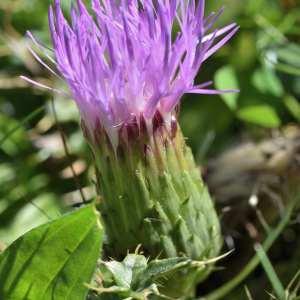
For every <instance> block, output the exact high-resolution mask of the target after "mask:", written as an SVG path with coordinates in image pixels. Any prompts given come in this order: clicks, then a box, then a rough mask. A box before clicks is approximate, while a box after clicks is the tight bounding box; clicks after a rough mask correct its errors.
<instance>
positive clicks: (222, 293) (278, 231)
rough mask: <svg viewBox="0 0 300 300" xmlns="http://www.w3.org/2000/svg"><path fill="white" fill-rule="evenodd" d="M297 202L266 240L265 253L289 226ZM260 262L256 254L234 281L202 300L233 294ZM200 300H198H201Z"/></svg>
mask: <svg viewBox="0 0 300 300" xmlns="http://www.w3.org/2000/svg"><path fill="white" fill-rule="evenodd" d="M296 200H298V198H297V199H295V201H292V202H291V203H290V204H289V206H288V207H287V209H286V211H285V214H284V215H283V217H282V219H281V221H280V222H279V224H278V225H277V227H276V228H274V229H273V230H271V232H270V234H269V235H268V237H267V238H266V240H265V241H264V243H263V249H264V251H265V252H267V251H268V250H269V249H270V248H271V246H272V245H273V244H274V242H275V241H276V240H277V238H278V237H279V236H280V234H281V232H282V231H283V229H284V228H285V227H286V226H287V225H288V223H289V221H290V219H291V215H292V212H293V209H294V207H295V204H296ZM259 263H260V260H259V257H258V255H257V254H256V255H255V256H254V257H253V258H252V259H251V260H250V261H249V262H248V264H247V265H246V266H245V267H244V269H243V270H242V271H241V272H240V273H239V274H237V275H236V276H235V277H234V278H233V279H232V280H230V281H229V282H227V283H225V284H224V285H223V286H221V287H220V288H218V289H217V290H215V291H213V292H211V293H210V294H208V295H207V296H204V297H202V298H200V299H205V300H218V299H223V297H224V296H225V295H227V294H228V293H229V292H231V291H232V290H233V289H234V288H235V287H236V286H238V285H239V284H240V283H241V282H242V281H244V280H245V279H246V278H247V277H248V275H249V274H250V273H251V272H252V271H253V270H254V269H255V268H256V267H257V266H258V265H259ZM200 299H198V300H200Z"/></svg>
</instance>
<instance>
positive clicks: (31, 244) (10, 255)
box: [0, 205, 103, 300]
mask: <svg viewBox="0 0 300 300" xmlns="http://www.w3.org/2000/svg"><path fill="white" fill-rule="evenodd" d="M102 238H103V230H102V228H101V226H100V225H99V222H98V216H97V214H96V210H95V208H94V206H92V205H89V206H86V207H84V208H81V209H79V210H77V211H75V212H72V213H70V214H67V215H65V216H63V217H61V218H59V219H57V220H55V221H53V222H50V223H47V224H45V225H42V226H40V227H37V228H35V229H33V230H31V231H29V232H28V233H26V234H25V235H23V236H21V237H20V238H19V239H17V240H16V241H15V242H14V243H13V244H12V245H11V246H10V247H9V248H7V250H6V251H5V252H4V253H3V254H2V255H1V256H0V299H11V300H19V299H30V300H31V299H32V300H38V299H43V300H48V299H49V300H50V299H55V300H60V299H62V300H67V299H70V300H71V299H72V300H77V299H85V296H86V294H87V291H88V289H87V288H86V287H85V285H84V284H85V283H89V282H90V280H91V277H92V275H93V272H94V270H95V267H96V262H97V259H98V257H99V254H100V246H101V243H102Z"/></svg>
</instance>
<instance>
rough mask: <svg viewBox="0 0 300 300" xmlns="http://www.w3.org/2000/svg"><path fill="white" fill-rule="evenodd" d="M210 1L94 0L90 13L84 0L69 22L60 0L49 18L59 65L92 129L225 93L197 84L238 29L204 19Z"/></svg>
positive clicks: (213, 18)
mask: <svg viewBox="0 0 300 300" xmlns="http://www.w3.org/2000/svg"><path fill="white" fill-rule="evenodd" d="M196 2H197V3H196ZM117 3H119V4H117ZM204 5H205V1H204V0H199V1H195V0H187V1H186V0H157V1H156V0H141V1H136V0H121V1H120V2H119V1H116V0H103V1H102V2H100V1H99V0H92V10H93V15H91V14H90V13H89V12H88V10H87V8H86V7H85V6H84V4H83V3H82V2H81V1H80V0H78V1H77V5H76V7H73V8H72V9H71V22H70V23H68V22H67V20H66V19H65V17H64V15H63V13H62V10H61V6H60V1H59V0H55V2H54V7H53V8H52V7H51V8H50V10H49V22H50V30H51V35H52V41H53V45H54V51H55V57H56V63H57V68H58V70H59V72H60V73H61V75H62V76H63V77H64V79H65V80H66V82H67V84H68V86H69V88H70V90H71V92H72V96H73V97H74V99H75V101H76V103H77V105H78V107H79V109H80V112H81V116H82V119H83V121H84V122H85V124H86V125H88V127H90V129H92V128H93V127H94V126H96V124H99V123H100V124H101V126H103V127H104V128H105V130H106V131H107V132H108V133H109V134H110V133H111V132H112V131H113V130H114V128H116V127H118V126H119V125H123V124H126V123H129V122H130V121H131V120H132V119H133V118H139V116H143V117H144V118H145V119H151V118H152V117H153V116H154V114H155V113H156V112H159V113H160V114H161V115H162V116H166V118H167V117H168V116H170V115H171V114H172V112H173V111H174V109H175V107H176V106H177V105H178V103H179V101H180V98H181V97H182V96H183V94H185V93H197V94H213V93H220V92H222V91H216V90H208V89H206V87H207V86H209V85H210V84H211V82H207V83H204V84H200V85H195V84H194V78H195V76H196V75H197V73H198V71H199V69H200V68H201V65H202V63H203V62H204V61H206V60H207V59H208V58H209V57H210V56H211V55H212V54H214V53H215V52H216V51H217V50H218V49H219V48H221V47H222V46H223V45H224V44H225V43H226V42H227V41H228V40H229V39H230V38H231V37H232V36H233V35H234V34H235V32H236V31H237V29H238V27H237V26H236V24H230V25H228V26H226V27H224V28H222V29H218V30H213V29H212V28H213V25H214V23H215V21H216V19H217V18H218V16H219V14H214V13H213V14H211V15H209V16H208V17H204ZM176 26H177V27H178V30H177V33H176V34H175V33H174V32H175V30H174V27H175V29H177V27H176Z"/></svg>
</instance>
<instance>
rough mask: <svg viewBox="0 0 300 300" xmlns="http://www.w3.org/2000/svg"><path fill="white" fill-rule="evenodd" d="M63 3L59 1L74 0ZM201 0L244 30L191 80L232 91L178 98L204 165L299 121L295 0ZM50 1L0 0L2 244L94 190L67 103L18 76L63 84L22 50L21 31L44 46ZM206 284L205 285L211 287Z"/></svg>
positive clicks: (298, 10)
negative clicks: (245, 142) (234, 91)
mask: <svg viewBox="0 0 300 300" xmlns="http://www.w3.org/2000/svg"><path fill="white" fill-rule="evenodd" d="M62 2H63V4H64V6H65V8H68V7H69V5H70V3H71V1H69V0H68V1H67V0H66V1H62ZM207 2H208V3H207V11H212V10H217V9H219V8H220V7H222V6H224V7H225V11H224V14H223V15H222V17H221V18H220V20H219V22H218V25H219V26H221V25H222V24H226V23H229V22H232V21H234V22H236V23H238V24H239V25H240V26H241V28H240V31H239V32H238V34H237V35H236V36H235V37H234V38H233V40H232V41H231V42H230V43H228V45H227V46H226V47H224V48H223V49H222V50H221V51H219V52H218V53H217V54H216V55H215V56H214V57H213V58H211V59H210V60H209V61H208V62H207V63H206V64H205V66H203V68H202V70H201V73H199V76H198V79H197V80H199V82H203V81H206V80H210V79H214V81H215V86H216V87H217V88H219V89H225V88H237V89H240V91H241V92H240V93H239V94H227V95H224V96H191V95H186V96H185V97H184V99H183V101H182V107H181V115H180V118H181V124H182V127H183V131H184V133H185V135H186V136H187V138H188V143H189V145H190V146H191V147H192V149H193V151H194V153H195V156H196V158H197V160H198V162H199V164H201V165H204V166H205V165H206V164H207V162H208V161H209V160H210V159H211V158H212V157H214V156H216V155H219V154H220V153H222V152H223V151H224V150H225V149H227V148H228V147H229V146H231V145H235V144H238V143H240V142H241V140H242V139H244V138H245V137H246V138H249V139H254V140H259V139H260V138H261V137H262V136H264V135H265V134H266V132H271V131H272V130H277V129H278V130H281V129H282V128H285V127H286V126H288V125H289V124H295V125H296V126H297V124H298V123H299V121H300V102H299V99H300V3H299V1H298V0H222V1H216V0H215V1H213V0H211V1H207ZM48 5H49V2H48V1H41V0H1V1H0V243H3V244H8V243H10V242H12V241H13V240H14V239H15V238H16V237H18V236H20V235H21V234H22V233H24V232H25V231H27V230H29V229H30V228H32V227H35V226H37V225H38V224H41V223H44V222H46V221H47V220H49V219H52V218H55V217H56V216H58V215H60V214H61V213H63V212H65V211H67V210H69V209H70V208H71V207H72V206H74V205H75V206H76V205H78V204H80V203H81V202H82V194H84V197H85V198H86V199H91V198H93V196H94V195H95V191H94V185H93V176H94V175H93V171H94V170H93V167H92V166H91V153H90V152H89V149H88V146H87V145H86V143H85V141H84V140H83V137H82V134H81V131H80V126H79V117H78V113H77V110H76V107H75V105H74V103H73V102H72V101H71V100H69V99H63V98H60V97H58V96H57V95H52V94H51V93H49V92H47V91H45V90H39V89H36V88H32V86H30V85H29V84H28V83H26V82H25V81H23V80H22V79H20V77H19V76H20V75H26V76H29V77H31V78H34V79H35V80H37V81H39V82H41V83H44V84H47V85H49V86H55V87H59V86H61V85H62V84H63V83H62V82H58V81H57V80H56V79H55V78H53V77H51V76H50V74H49V73H48V72H47V70H45V68H43V67H42V66H40V64H39V63H38V62H37V61H36V60H35V59H34V58H33V57H32V55H31V54H30V52H29V51H28V49H27V45H28V43H30V41H29V40H28V39H27V38H26V37H25V33H26V30H30V31H31V32H33V33H34V35H35V36H36V37H37V38H38V39H39V40H41V41H42V42H43V43H45V44H46V45H49V46H50V41H49V31H48V22H47V9H48ZM64 139H65V141H66V142H65V143H64V142H63V140H64ZM66 147H67V149H66ZM245 159H247V157H245ZM71 166H72V168H71ZM74 173H76V176H75V178H74ZM80 189H82V191H81V192H80ZM298 244H299V243H298ZM0 247H1V245H0ZM299 252H300V249H299ZM299 256H300V255H298V257H299ZM242 263H243V262H241V264H242ZM289 263H291V262H289ZM298 268H300V265H299V266H298ZM253 276H254V277H253V278H254V279H252V280H255V274H254V275H253ZM288 279H291V278H287V279H286V280H288ZM212 280H214V279H211V281H212ZM221 281H222V280H221ZM211 286H212V284H211V283H209V284H208V288H209V287H211ZM237 293H239V292H237ZM236 297H238V298H237V299H244V298H243V297H242V296H241V297H242V298H239V296H236ZM230 299H233V298H230ZM256 299H264V298H263V296H262V298H256Z"/></svg>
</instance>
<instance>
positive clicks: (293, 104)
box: [284, 95, 300, 122]
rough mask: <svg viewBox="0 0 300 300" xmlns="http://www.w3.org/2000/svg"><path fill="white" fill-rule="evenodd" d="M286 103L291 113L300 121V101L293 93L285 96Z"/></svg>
mask: <svg viewBox="0 0 300 300" xmlns="http://www.w3.org/2000/svg"><path fill="white" fill-rule="evenodd" d="M284 104H285V106H286V107H287V109H288V110H289V112H290V113H291V115H292V116H293V117H294V118H295V119H296V120H297V121H298V122H300V103H299V101H297V99H296V98H295V97H293V96H292V95H288V96H286V97H285V98H284Z"/></svg>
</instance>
